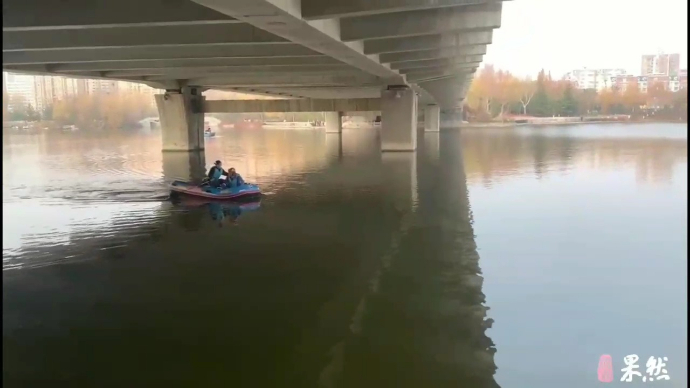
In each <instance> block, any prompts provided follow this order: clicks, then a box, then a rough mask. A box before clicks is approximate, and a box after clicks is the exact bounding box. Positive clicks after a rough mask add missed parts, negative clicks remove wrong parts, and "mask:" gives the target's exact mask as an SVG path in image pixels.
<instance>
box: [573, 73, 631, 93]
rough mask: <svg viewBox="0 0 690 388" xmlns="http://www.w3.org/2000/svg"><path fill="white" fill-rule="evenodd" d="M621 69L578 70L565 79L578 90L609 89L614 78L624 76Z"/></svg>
mask: <svg viewBox="0 0 690 388" xmlns="http://www.w3.org/2000/svg"><path fill="white" fill-rule="evenodd" d="M625 73H626V71H625V70H623V69H587V68H585V69H578V70H573V71H571V72H570V73H568V74H566V79H567V80H569V81H570V82H572V83H573V85H575V87H576V88H578V89H594V90H596V91H600V90H604V89H608V88H611V87H612V86H613V84H614V82H615V79H616V77H619V76H622V75H625Z"/></svg>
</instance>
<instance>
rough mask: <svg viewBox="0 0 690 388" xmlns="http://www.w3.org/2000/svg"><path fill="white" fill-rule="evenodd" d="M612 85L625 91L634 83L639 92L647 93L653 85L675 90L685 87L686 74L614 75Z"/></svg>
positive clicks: (686, 81)
mask: <svg viewBox="0 0 690 388" xmlns="http://www.w3.org/2000/svg"><path fill="white" fill-rule="evenodd" d="M614 85H615V87H616V88H617V89H618V90H621V91H626V90H627V89H628V87H630V86H631V85H636V86H637V87H638V88H639V90H640V92H642V93H647V91H648V90H649V88H650V87H651V86H653V85H662V86H663V88H664V89H666V90H668V91H671V92H677V91H679V90H681V89H687V87H688V76H687V73H686V74H685V75H682V76H666V75H652V76H634V75H622V76H619V77H616V78H615V80H614Z"/></svg>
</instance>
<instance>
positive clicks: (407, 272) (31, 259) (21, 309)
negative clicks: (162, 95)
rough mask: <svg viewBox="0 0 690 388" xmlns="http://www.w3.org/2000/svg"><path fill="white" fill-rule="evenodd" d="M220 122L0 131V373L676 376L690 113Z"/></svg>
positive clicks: (442, 381) (162, 381) (207, 381)
mask: <svg viewBox="0 0 690 388" xmlns="http://www.w3.org/2000/svg"><path fill="white" fill-rule="evenodd" d="M219 135H220V136H219V137H217V138H212V139H207V140H206V152H205V155H204V157H205V160H206V167H208V166H210V163H211V162H212V161H214V160H216V159H221V160H222V161H223V162H224V166H225V167H231V166H232V167H235V168H236V169H237V171H238V172H239V173H240V174H242V175H243V176H244V178H245V179H246V180H247V181H250V182H253V183H257V184H259V185H260V186H261V187H262V189H263V191H264V192H265V196H264V197H263V198H262V199H261V201H260V203H253V204H244V205H243V207H239V206H235V205H220V204H206V203H203V202H194V201H189V200H186V201H182V202H177V201H171V200H169V199H168V197H169V190H168V189H167V184H168V183H169V182H170V181H171V180H173V179H175V178H183V177H188V176H189V175H190V174H192V175H194V174H197V173H198V171H197V170H198V168H197V169H194V168H192V169H191V170H194V171H191V172H190V163H192V164H193V163H194V158H193V157H190V156H189V155H186V154H176V153H172V154H162V153H161V152H160V146H161V142H160V136H159V134H158V133H156V132H153V133H139V134H130V135H121V136H105V135H86V134H76V133H70V134H42V135H6V136H4V138H3V382H4V384H6V385H5V386H7V387H63V386H64V387H158V386H160V387H204V388H206V387H252V388H254V387H257V388H258V387H271V388H272V387H346V388H349V387H353V388H360V387H395V388H399V387H415V388H416V387H420V388H437V387H472V388H483V387H499V386H500V387H504V388H512V387H517V388H553V387H559V388H566V387H573V388H582V387H598V386H600V385H601V384H602V383H600V382H599V381H598V379H597V376H598V375H597V368H598V365H599V359H600V356H601V355H605V354H608V355H611V357H612V368H613V380H614V381H613V383H612V384H609V385H608V386H629V385H637V384H639V385H645V383H642V382H641V377H635V380H636V381H637V384H636V383H624V382H620V381H619V380H620V379H621V377H623V375H624V372H623V371H621V369H623V368H624V367H625V363H624V357H625V356H626V355H630V354H637V355H638V356H639V361H638V364H639V369H638V370H639V371H640V372H641V374H642V375H643V376H645V375H647V373H646V372H647V368H646V366H645V364H646V362H647V360H648V358H649V357H650V356H655V357H667V361H665V362H666V366H665V367H664V369H665V370H666V371H667V374H668V376H669V377H670V380H669V381H658V379H657V381H655V382H654V383H650V382H647V383H646V384H652V385H654V386H660V387H662V386H673V387H686V386H687V380H686V377H685V376H686V374H687V357H686V352H687V296H686V287H687V275H686V274H687V237H686V236H687V127H686V126H685V125H673V124H649V125H603V126H597V125H588V126H573V127H541V128H529V127H522V128H519V129H465V130H463V131H448V132H442V133H440V134H438V133H436V134H433V133H432V134H420V138H419V150H418V152H417V153H414V154H412V153H409V154H408V153H386V154H381V153H380V152H379V143H378V142H379V139H378V135H377V131H376V130H373V129H351V130H345V132H344V133H343V135H342V137H339V136H338V135H332V134H329V135H326V134H324V133H323V132H321V131H312V130H308V131H295V130H292V131H289V130H287V131H282V130H260V131H235V130H225V131H221V132H220V133H219ZM650 376H651V375H650ZM657 377H658V376H657Z"/></svg>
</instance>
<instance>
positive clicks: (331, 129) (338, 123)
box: [324, 112, 343, 133]
mask: <svg viewBox="0 0 690 388" xmlns="http://www.w3.org/2000/svg"><path fill="white" fill-rule="evenodd" d="M324 114H325V116H326V133H341V132H342V131H343V112H324Z"/></svg>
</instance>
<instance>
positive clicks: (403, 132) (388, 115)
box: [381, 86, 417, 151]
mask: <svg viewBox="0 0 690 388" xmlns="http://www.w3.org/2000/svg"><path fill="white" fill-rule="evenodd" d="M416 108H417V95H416V94H415V92H414V91H413V90H412V89H410V88H409V87H402V86H401V87H396V88H395V89H387V90H383V91H382V92H381V116H382V117H381V151H414V150H416V149H417V109H416Z"/></svg>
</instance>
